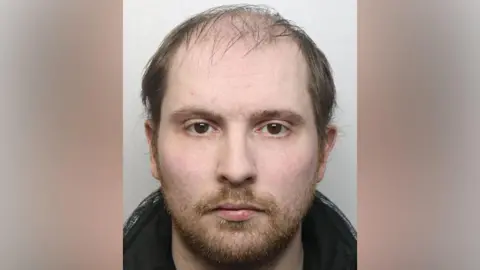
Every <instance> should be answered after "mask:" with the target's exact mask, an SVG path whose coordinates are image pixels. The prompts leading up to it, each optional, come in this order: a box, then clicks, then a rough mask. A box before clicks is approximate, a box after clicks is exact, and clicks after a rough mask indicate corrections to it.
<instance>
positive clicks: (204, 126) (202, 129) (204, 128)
mask: <svg viewBox="0 0 480 270" xmlns="http://www.w3.org/2000/svg"><path fill="white" fill-rule="evenodd" d="M186 130H187V131H188V132H189V133H192V134H194V135H204V134H206V133H208V132H212V131H213V128H212V126H211V125H210V124H208V123H205V122H196V123H192V124H189V125H188V126H187V127H186Z"/></svg>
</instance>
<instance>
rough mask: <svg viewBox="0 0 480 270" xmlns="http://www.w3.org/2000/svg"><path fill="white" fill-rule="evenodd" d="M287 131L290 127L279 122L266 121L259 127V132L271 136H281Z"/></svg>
mask: <svg viewBox="0 0 480 270" xmlns="http://www.w3.org/2000/svg"><path fill="white" fill-rule="evenodd" d="M289 131H290V129H289V128H288V127H286V126H285V125H283V124H280V123H268V124H266V125H264V126H263V127H262V128H261V129H260V132H261V133H266V134H268V135H271V136H282V135H285V133H287V132H289Z"/></svg>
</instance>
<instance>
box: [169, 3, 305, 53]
mask: <svg viewBox="0 0 480 270" xmlns="http://www.w3.org/2000/svg"><path fill="white" fill-rule="evenodd" d="M295 29H300V28H299V27H298V26H296V25H295V24H294V23H292V22H290V21H288V20H286V19H284V18H283V17H282V16H281V15H280V13H278V12H277V11H276V10H275V9H273V8H271V7H269V6H265V5H224V6H220V7H215V8H212V9H209V10H206V11H204V12H202V13H199V14H196V15H195V16H193V17H191V18H189V19H187V20H186V21H185V22H184V23H183V24H181V25H180V26H179V27H178V28H177V31H176V32H177V33H176V34H180V36H181V37H182V38H181V40H179V44H177V45H178V46H177V49H178V48H179V47H184V48H189V47H190V46H193V45H195V44H197V43H198V42H204V41H208V42H212V41H213V43H214V46H213V47H214V48H215V47H216V46H217V44H218V43H223V44H226V46H225V51H223V52H222V53H226V51H228V49H229V48H230V47H232V46H233V45H235V44H236V43H237V42H238V41H243V42H248V43H249V44H250V46H251V48H250V49H249V50H247V52H246V53H247V54H248V52H250V51H252V50H254V49H255V48H257V47H259V46H261V45H264V44H270V43H272V42H275V41H276V40H277V38H281V37H288V38H289V39H291V40H292V41H294V42H296V41H297V40H295V38H292V37H291V34H292V33H294V31H295ZM174 32H175V31H174ZM296 43H297V42H296Z"/></svg>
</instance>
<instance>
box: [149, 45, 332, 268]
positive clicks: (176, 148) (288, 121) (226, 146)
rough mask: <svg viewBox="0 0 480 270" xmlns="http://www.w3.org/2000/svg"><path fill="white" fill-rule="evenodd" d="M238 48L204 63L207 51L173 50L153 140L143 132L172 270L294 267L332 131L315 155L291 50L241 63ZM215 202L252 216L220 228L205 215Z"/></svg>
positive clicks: (300, 69) (258, 52)
mask: <svg viewBox="0 0 480 270" xmlns="http://www.w3.org/2000/svg"><path fill="white" fill-rule="evenodd" d="M246 45H247V43H244V42H237V44H235V45H234V46H232V47H231V48H229V50H228V51H227V53H226V54H224V55H223V54H217V56H214V57H212V47H211V46H212V44H211V43H209V42H202V43H199V44H196V45H195V46H191V47H189V48H188V49H187V48H186V47H185V46H183V47H181V48H180V50H179V51H178V52H177V54H176V55H175V57H174V61H173V63H172V66H171V71H170V74H169V78H168V80H169V84H168V90H167V92H166V94H165V97H164V101H163V105H162V110H161V119H160V123H159V126H158V137H157V138H154V136H153V135H154V132H153V125H152V123H151V122H150V121H147V122H146V124H145V129H146V135H147V139H148V142H149V145H150V150H151V151H152V153H151V169H152V174H153V176H154V177H155V178H157V179H158V180H159V181H160V182H161V185H162V192H163V193H164V197H165V201H166V204H167V207H168V209H169V211H170V213H171V215H172V220H173V239H172V252H173V258H174V261H175V264H176V267H177V268H178V269H181V270H184V269H242V268H243V269H246V268H248V269H301V267H302V263H303V250H302V244H301V238H300V235H301V229H300V226H299V225H300V224H301V218H303V216H304V215H305V213H306V212H307V210H308V207H309V206H310V204H311V202H312V200H313V195H314V190H315V186H316V184H317V183H318V182H319V181H320V180H321V179H322V178H323V175H324V172H325V163H326V160H327V158H328V154H329V153H330V151H331V149H332V147H333V145H334V142H335V137H336V129H335V128H334V127H329V129H328V131H327V134H328V136H327V141H326V142H325V147H324V148H323V149H324V150H323V152H319V149H320V147H319V142H318V136H317V133H316V128H315V118H314V114H313V108H312V104H311V100H310V96H309V94H308V91H307V82H308V67H307V64H306V62H305V60H304V58H303V56H302V54H301V52H300V51H299V49H298V47H297V46H296V44H295V43H293V42H292V41H291V40H289V39H288V38H282V39H279V40H278V41H277V42H276V43H275V44H268V45H263V46H261V47H259V48H257V49H255V50H253V51H251V52H250V53H249V54H247V55H246V56H245V52H246V51H248V48H249V47H248V46H246ZM215 46H217V47H218V46H221V45H218V44H216V45H215ZM225 46H227V45H225ZM153 140H156V145H157V147H156V148H155V147H153V144H152V142H154V141H153ZM155 154H156V155H155ZM155 156H158V158H155ZM225 202H228V203H238V202H241V203H250V204H254V205H256V206H257V207H258V208H259V209H260V210H261V211H258V212H254V213H253V215H252V217H251V218H250V219H249V220H247V221H245V222H227V221H226V220H225V219H224V218H222V217H220V216H219V215H218V214H217V212H215V211H212V209H213V208H214V207H215V206H218V205H219V204H221V203H225Z"/></svg>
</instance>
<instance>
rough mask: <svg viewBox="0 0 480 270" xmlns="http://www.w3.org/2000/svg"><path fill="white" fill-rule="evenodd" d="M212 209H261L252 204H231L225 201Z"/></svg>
mask: <svg viewBox="0 0 480 270" xmlns="http://www.w3.org/2000/svg"><path fill="white" fill-rule="evenodd" d="M214 210H226V211H240V210H249V211H262V210H261V209H260V208H259V207H257V206H255V205H252V204H233V203H226V204H221V205H219V206H217V207H215V209H214Z"/></svg>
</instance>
